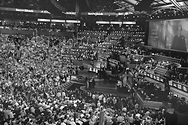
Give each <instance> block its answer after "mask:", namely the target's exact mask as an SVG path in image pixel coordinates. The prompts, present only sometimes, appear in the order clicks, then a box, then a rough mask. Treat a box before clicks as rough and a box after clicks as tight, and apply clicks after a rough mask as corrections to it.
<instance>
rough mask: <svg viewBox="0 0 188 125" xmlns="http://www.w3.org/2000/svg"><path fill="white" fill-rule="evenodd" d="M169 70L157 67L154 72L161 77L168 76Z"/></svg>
mask: <svg viewBox="0 0 188 125" xmlns="http://www.w3.org/2000/svg"><path fill="white" fill-rule="evenodd" d="M167 71H168V70H167V69H166V68H163V67H160V66H157V67H156V68H155V70H154V73H156V74H159V75H161V76H167Z"/></svg>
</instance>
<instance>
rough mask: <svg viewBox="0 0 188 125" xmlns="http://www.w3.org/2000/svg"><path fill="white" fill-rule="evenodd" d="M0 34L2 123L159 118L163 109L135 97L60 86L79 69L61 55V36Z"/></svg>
mask: <svg viewBox="0 0 188 125" xmlns="http://www.w3.org/2000/svg"><path fill="white" fill-rule="evenodd" d="M0 40H1V42H0V44H1V49H0V51H1V53H0V54H1V56H0V57H1V62H0V63H1V67H0V68H1V72H0V78H1V79H0V82H1V84H0V85H1V89H0V96H1V98H0V102H1V103H0V115H1V116H0V122H1V124H2V125H23V124H28V125H34V124H36V125H58V124H59V125H64V124H68V125H73V124H74V125H75V124H79V125H82V124H99V123H100V122H102V121H105V124H120V123H123V124H132V125H133V124H136V125H137V124H138V125H139V124H140V123H143V124H144V123H147V124H154V122H156V123H158V124H163V123H164V110H162V109H159V110H151V109H145V108H141V107H140V106H139V105H138V102H137V101H136V99H135V98H134V97H132V98H130V97H125V98H123V97H118V96H114V95H110V94H102V93H91V92H87V91H82V90H79V89H77V90H64V88H63V87H62V84H63V83H64V82H66V81H67V78H68V76H69V75H70V76H71V74H73V72H74V71H75V70H79V69H77V67H76V68H74V66H73V63H72V61H71V59H68V58H67V59H65V58H64V57H62V55H61V53H63V52H65V51H68V50H67V48H64V47H63V46H65V45H67V44H69V42H67V41H66V39H65V38H59V37H55V36H38V37H32V36H22V35H12V36H10V35H1V39H0ZM103 112H105V113H104V114H105V115H102V114H103ZM103 118H104V119H105V120H101V119H103Z"/></svg>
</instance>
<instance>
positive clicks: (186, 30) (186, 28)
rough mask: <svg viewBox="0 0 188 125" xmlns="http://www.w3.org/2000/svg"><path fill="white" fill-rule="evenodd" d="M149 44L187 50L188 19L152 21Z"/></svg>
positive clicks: (161, 47)
mask: <svg viewBox="0 0 188 125" xmlns="http://www.w3.org/2000/svg"><path fill="white" fill-rule="evenodd" d="M148 45H150V46H152V47H155V48H160V49H173V50H179V51H186V52H187V51H188V19H173V20H153V21H150V22H149V35H148Z"/></svg>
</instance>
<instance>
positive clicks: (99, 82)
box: [72, 71, 129, 97]
mask: <svg viewBox="0 0 188 125" xmlns="http://www.w3.org/2000/svg"><path fill="white" fill-rule="evenodd" d="M78 74H79V75H78V76H79V77H80V76H82V77H83V78H81V79H78V78H76V76H75V77H73V79H72V82H73V83H74V84H79V85H80V86H81V89H82V90H86V89H85V81H84V78H85V77H88V76H90V77H91V76H92V77H94V78H95V83H96V84H95V88H93V89H90V90H86V91H92V92H101V93H106V94H113V95H118V96H124V97H127V96H129V95H128V94H125V93H126V92H125V93H120V92H118V91H117V89H116V84H117V83H116V81H115V80H107V81H105V80H104V79H99V78H98V76H97V75H96V74H95V73H91V72H88V71H80V72H78Z"/></svg>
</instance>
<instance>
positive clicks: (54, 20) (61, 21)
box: [51, 19, 65, 23]
mask: <svg viewBox="0 0 188 125" xmlns="http://www.w3.org/2000/svg"><path fill="white" fill-rule="evenodd" d="M51 22H56V23H65V20H57V19H52V20H51Z"/></svg>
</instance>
